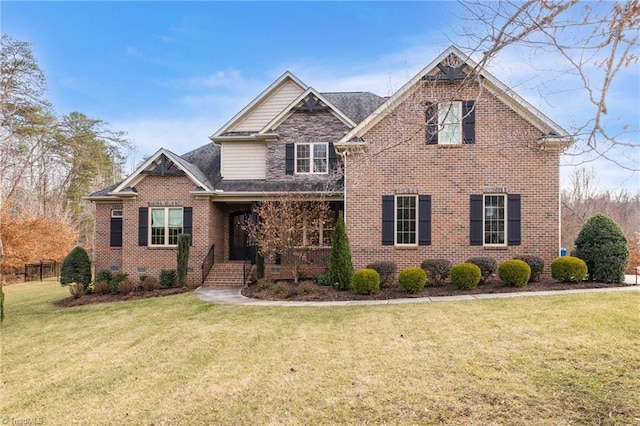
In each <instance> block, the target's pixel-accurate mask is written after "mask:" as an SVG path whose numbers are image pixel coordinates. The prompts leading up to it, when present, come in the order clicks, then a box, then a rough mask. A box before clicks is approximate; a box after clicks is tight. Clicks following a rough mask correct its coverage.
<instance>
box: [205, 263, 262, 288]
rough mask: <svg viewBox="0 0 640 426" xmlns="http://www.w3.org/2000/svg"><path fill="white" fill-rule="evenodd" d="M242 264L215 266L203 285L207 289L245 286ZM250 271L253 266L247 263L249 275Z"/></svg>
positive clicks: (217, 264)
mask: <svg viewBox="0 0 640 426" xmlns="http://www.w3.org/2000/svg"><path fill="white" fill-rule="evenodd" d="M242 264H243V262H242V261H240V262H224V263H216V264H214V265H213V268H211V271H210V272H209V275H208V276H207V279H206V280H204V283H203V284H202V285H203V286H205V287H231V286H237V287H241V286H242V285H243V283H242ZM250 269H251V264H249V263H247V274H248V273H249V270H250Z"/></svg>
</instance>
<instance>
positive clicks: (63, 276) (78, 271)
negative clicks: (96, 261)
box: [60, 247, 91, 293]
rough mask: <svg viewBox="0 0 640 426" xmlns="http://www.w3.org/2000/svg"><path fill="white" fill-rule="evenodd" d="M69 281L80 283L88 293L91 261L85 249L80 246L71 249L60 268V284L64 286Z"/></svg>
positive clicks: (69, 282)
mask: <svg viewBox="0 0 640 426" xmlns="http://www.w3.org/2000/svg"><path fill="white" fill-rule="evenodd" d="M71 283H76V284H82V286H83V287H84V292H85V293H89V284H91V261H90V260H89V255H88V254H87V251H86V250H85V249H83V248H82V247H76V248H74V249H73V250H71V252H69V254H68V255H67V257H65V258H64V261H63V262H62V267H61V268H60V284H62V285H63V286H64V285H68V284H71Z"/></svg>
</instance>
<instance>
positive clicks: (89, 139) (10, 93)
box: [0, 34, 130, 272]
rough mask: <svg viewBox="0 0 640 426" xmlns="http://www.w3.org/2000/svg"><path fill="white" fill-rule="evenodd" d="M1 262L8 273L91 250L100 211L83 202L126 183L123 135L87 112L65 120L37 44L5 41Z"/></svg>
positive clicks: (0, 84) (0, 119) (0, 86)
mask: <svg viewBox="0 0 640 426" xmlns="http://www.w3.org/2000/svg"><path fill="white" fill-rule="evenodd" d="M0 67H1V73H0V107H1V111H0V263H1V264H2V269H3V271H4V272H6V271H8V270H11V269H12V268H20V267H22V266H23V265H24V263H27V262H34V261H39V260H41V259H55V260H61V259H62V258H64V256H65V255H66V254H67V253H68V252H69V250H70V249H71V248H72V247H73V246H74V245H77V244H79V245H84V246H87V247H90V246H91V244H92V238H93V237H92V236H93V227H94V223H93V220H94V219H93V213H92V211H91V209H90V206H89V205H88V203H87V202H86V201H83V199H82V197H83V196H84V195H86V194H88V193H90V192H92V191H95V190H98V189H100V188H103V187H106V186H109V185H111V184H113V183H115V182H117V181H119V180H120V179H121V178H122V169H123V165H124V162H125V160H126V155H125V153H126V151H127V149H129V148H130V142H129V141H128V140H127V139H126V135H125V133H124V132H121V131H116V130H113V129H111V128H110V127H109V125H108V123H106V122H104V121H102V120H100V119H95V118H90V117H88V116H86V115H85V114H83V113H81V112H71V113H68V114H65V115H59V114H58V113H57V112H56V111H55V108H54V106H53V105H52V104H51V103H50V102H49V100H48V99H47V97H46V92H47V81H46V78H45V75H44V73H43V71H42V69H41V68H40V67H39V65H38V61H37V59H36V58H35V56H34V54H33V52H32V49H31V44H30V43H28V42H24V41H19V40H15V39H14V38H12V37H11V36H9V35H7V34H3V35H2V41H1V54H0Z"/></svg>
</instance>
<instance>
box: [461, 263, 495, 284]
mask: <svg viewBox="0 0 640 426" xmlns="http://www.w3.org/2000/svg"><path fill="white" fill-rule="evenodd" d="M466 263H473V264H474V265H476V266H477V267H478V268H480V274H481V277H480V282H482V283H484V282H486V281H487V279H489V277H490V276H491V275H493V274H495V273H496V270H497V269H498V262H497V261H496V260H495V259H494V258H492V257H471V258H469V259H467V262H466Z"/></svg>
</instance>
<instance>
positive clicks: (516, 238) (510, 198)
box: [507, 194, 522, 246]
mask: <svg viewBox="0 0 640 426" xmlns="http://www.w3.org/2000/svg"><path fill="white" fill-rule="evenodd" d="M507 216H508V220H507V223H508V227H507V244H508V245H510V246H519V245H520V242H521V239H522V236H521V231H520V216H521V213H520V194H509V195H507Z"/></svg>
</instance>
